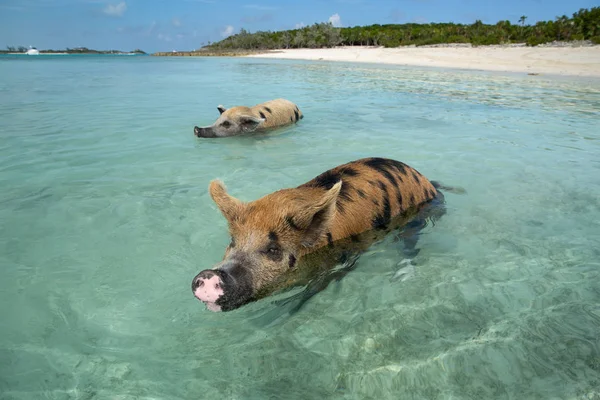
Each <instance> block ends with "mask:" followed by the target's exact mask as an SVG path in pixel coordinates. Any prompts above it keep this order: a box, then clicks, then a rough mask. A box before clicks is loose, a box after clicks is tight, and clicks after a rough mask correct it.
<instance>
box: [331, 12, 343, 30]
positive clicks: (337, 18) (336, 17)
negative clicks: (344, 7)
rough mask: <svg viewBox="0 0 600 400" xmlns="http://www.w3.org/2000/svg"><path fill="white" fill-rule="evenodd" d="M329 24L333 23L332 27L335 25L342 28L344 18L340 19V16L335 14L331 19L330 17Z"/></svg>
mask: <svg viewBox="0 0 600 400" xmlns="http://www.w3.org/2000/svg"><path fill="white" fill-rule="evenodd" d="M329 22H331V25H333V26H335V27H340V26H342V18H341V17H340V14H338V13H335V14H333V15H332V16H331V17H329Z"/></svg>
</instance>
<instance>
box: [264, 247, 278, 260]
mask: <svg viewBox="0 0 600 400" xmlns="http://www.w3.org/2000/svg"><path fill="white" fill-rule="evenodd" d="M264 253H265V254H266V255H267V257H269V258H273V259H276V258H279V257H281V248H279V247H276V246H271V247H268V248H267V249H266V250H265V251H264Z"/></svg>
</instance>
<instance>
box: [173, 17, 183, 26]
mask: <svg viewBox="0 0 600 400" xmlns="http://www.w3.org/2000/svg"><path fill="white" fill-rule="evenodd" d="M171 23H172V24H173V26H181V21H180V20H179V19H177V18H173V19H172V20H171Z"/></svg>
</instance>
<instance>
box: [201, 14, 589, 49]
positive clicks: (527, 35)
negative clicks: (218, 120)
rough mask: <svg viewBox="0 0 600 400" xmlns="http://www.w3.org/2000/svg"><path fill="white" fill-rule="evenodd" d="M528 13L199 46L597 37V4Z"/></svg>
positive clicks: (245, 36) (325, 26)
mask: <svg viewBox="0 0 600 400" xmlns="http://www.w3.org/2000/svg"><path fill="white" fill-rule="evenodd" d="M526 20H527V16H525V15H523V16H521V18H519V21H518V22H519V23H520V25H518V24H512V23H511V22H510V21H499V22H498V23H496V24H494V25H487V24H484V23H483V22H481V21H479V20H477V21H475V22H474V23H473V24H470V25H465V24H454V23H436V24H401V25H398V24H389V25H379V24H376V25H369V26H355V27H352V28H335V27H333V26H332V25H331V24H329V23H320V24H314V25H311V26H307V27H304V28H301V29H292V30H288V31H278V32H270V31H269V32H256V33H249V32H248V31H246V30H245V29H242V30H241V31H240V33H238V34H236V35H233V36H230V37H228V38H226V39H224V40H221V41H220V42H216V43H213V44H209V45H208V46H205V47H204V48H203V49H207V50H211V51H216V50H234V49H249V50H252V49H257V50H258V49H260V50H268V49H289V48H321V47H333V46H338V45H343V46H359V45H363V46H364V45H366V46H385V47H397V46H407V45H416V46H422V45H432V44H440V43H471V44H472V45H474V46H478V45H490V44H504V43H527V44H528V45H530V46H536V45H538V44H542V43H548V42H552V41H555V40H556V41H573V40H592V42H594V43H596V44H597V43H598V40H599V39H600V7H593V8H591V9H590V10H588V9H583V8H582V9H581V10H579V11H578V12H576V13H574V14H573V16H572V17H571V18H569V17H567V16H566V15H563V16H562V17H556V19H555V20H554V21H540V22H537V23H536V24H535V25H525V21H526Z"/></svg>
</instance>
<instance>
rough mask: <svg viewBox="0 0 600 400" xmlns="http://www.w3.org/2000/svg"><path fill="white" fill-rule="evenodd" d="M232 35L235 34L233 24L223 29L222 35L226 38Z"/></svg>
mask: <svg viewBox="0 0 600 400" xmlns="http://www.w3.org/2000/svg"><path fill="white" fill-rule="evenodd" d="M231 35H233V26H231V25H227V26H226V27H225V29H223V30H222V31H221V36H223V37H224V38H226V37H228V36H231Z"/></svg>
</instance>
